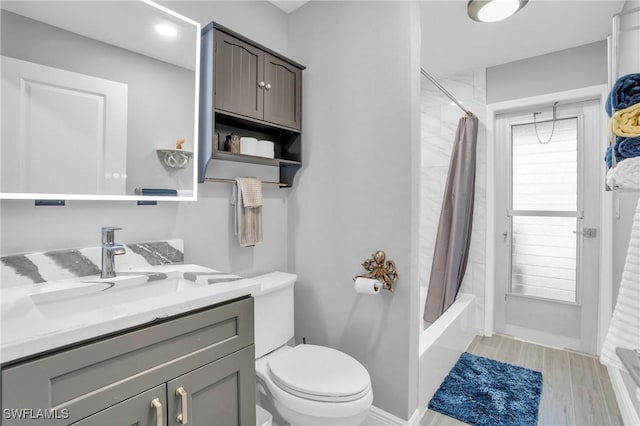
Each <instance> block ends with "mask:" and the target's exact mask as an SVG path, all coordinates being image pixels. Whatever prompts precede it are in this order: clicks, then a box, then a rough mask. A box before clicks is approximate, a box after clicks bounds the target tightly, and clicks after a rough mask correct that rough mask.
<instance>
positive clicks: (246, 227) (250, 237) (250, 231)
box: [231, 177, 262, 247]
mask: <svg viewBox="0 0 640 426" xmlns="http://www.w3.org/2000/svg"><path fill="white" fill-rule="evenodd" d="M231 200H232V201H231V203H232V204H233V205H234V206H235V214H234V217H235V220H234V232H235V235H237V236H238V241H239V242H240V246H242V247H251V246H255V245H256V244H258V243H261V242H262V182H260V180H258V179H256V178H246V177H244V178H236V182H235V183H234V185H233V193H232V197H231Z"/></svg>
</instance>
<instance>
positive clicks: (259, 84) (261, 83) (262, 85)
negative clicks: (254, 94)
mask: <svg viewBox="0 0 640 426" xmlns="http://www.w3.org/2000/svg"><path fill="white" fill-rule="evenodd" d="M264 86H265V84H264V81H261V82H260V83H258V87H259V88H261V89H262V88H263V87H264Z"/></svg>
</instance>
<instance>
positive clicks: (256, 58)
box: [198, 22, 304, 186]
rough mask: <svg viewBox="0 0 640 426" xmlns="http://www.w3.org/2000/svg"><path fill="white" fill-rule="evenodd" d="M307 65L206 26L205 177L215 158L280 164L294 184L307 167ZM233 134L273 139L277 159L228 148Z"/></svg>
mask: <svg viewBox="0 0 640 426" xmlns="http://www.w3.org/2000/svg"><path fill="white" fill-rule="evenodd" d="M303 70H304V66H302V65H300V64H298V63H296V62H295V61H292V60H290V59H287V58H285V57H284V56H282V55H280V54H278V53H276V52H274V51H272V50H270V49H268V48H266V47H264V46H261V45H259V44H257V43H255V42H253V41H251V40H249V39H247V38H246V37H243V36H242V35H240V34H237V33H235V32H233V31H231V30H229V29H227V28H224V27H222V26H220V25H218V24H216V23H213V22H212V23H211V24H209V25H207V26H206V27H205V28H204V29H203V30H202V54H201V70H200V79H201V83H200V135H199V171H198V181H199V182H204V181H205V172H206V168H207V165H208V163H209V160H210V159H211V158H215V159H219V160H225V161H240V162H246V163H255V164H264V165H273V166H279V167H280V182H281V183H282V186H291V184H292V182H293V178H294V176H295V173H296V172H297V171H298V169H299V168H300V166H301V162H300V161H301V143H302V71H303ZM231 133H235V134H237V135H240V136H251V137H255V138H257V139H267V140H270V141H273V142H274V145H275V146H274V148H275V149H274V150H275V159H269V158H263V157H256V156H250V155H243V154H235V153H230V152H227V151H225V141H226V138H227V136H228V135H230V134H231Z"/></svg>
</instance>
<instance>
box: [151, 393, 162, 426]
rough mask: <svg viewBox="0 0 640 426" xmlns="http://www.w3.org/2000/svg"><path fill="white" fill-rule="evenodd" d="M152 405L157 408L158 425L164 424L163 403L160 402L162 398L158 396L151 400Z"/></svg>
mask: <svg viewBox="0 0 640 426" xmlns="http://www.w3.org/2000/svg"><path fill="white" fill-rule="evenodd" d="M151 407H152V408H155V409H156V426H163V423H164V422H163V421H162V420H163V419H162V417H163V414H162V411H163V410H162V403H161V402H160V399H158V398H156V399H154V400H153V401H151Z"/></svg>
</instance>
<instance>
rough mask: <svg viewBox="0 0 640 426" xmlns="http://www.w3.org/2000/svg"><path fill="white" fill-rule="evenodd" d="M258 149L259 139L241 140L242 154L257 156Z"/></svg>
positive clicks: (248, 138)
mask: <svg viewBox="0 0 640 426" xmlns="http://www.w3.org/2000/svg"><path fill="white" fill-rule="evenodd" d="M257 149H258V139H256V138H250V137H245V136H243V137H241V138H240V154H245V155H256V151H257Z"/></svg>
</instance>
